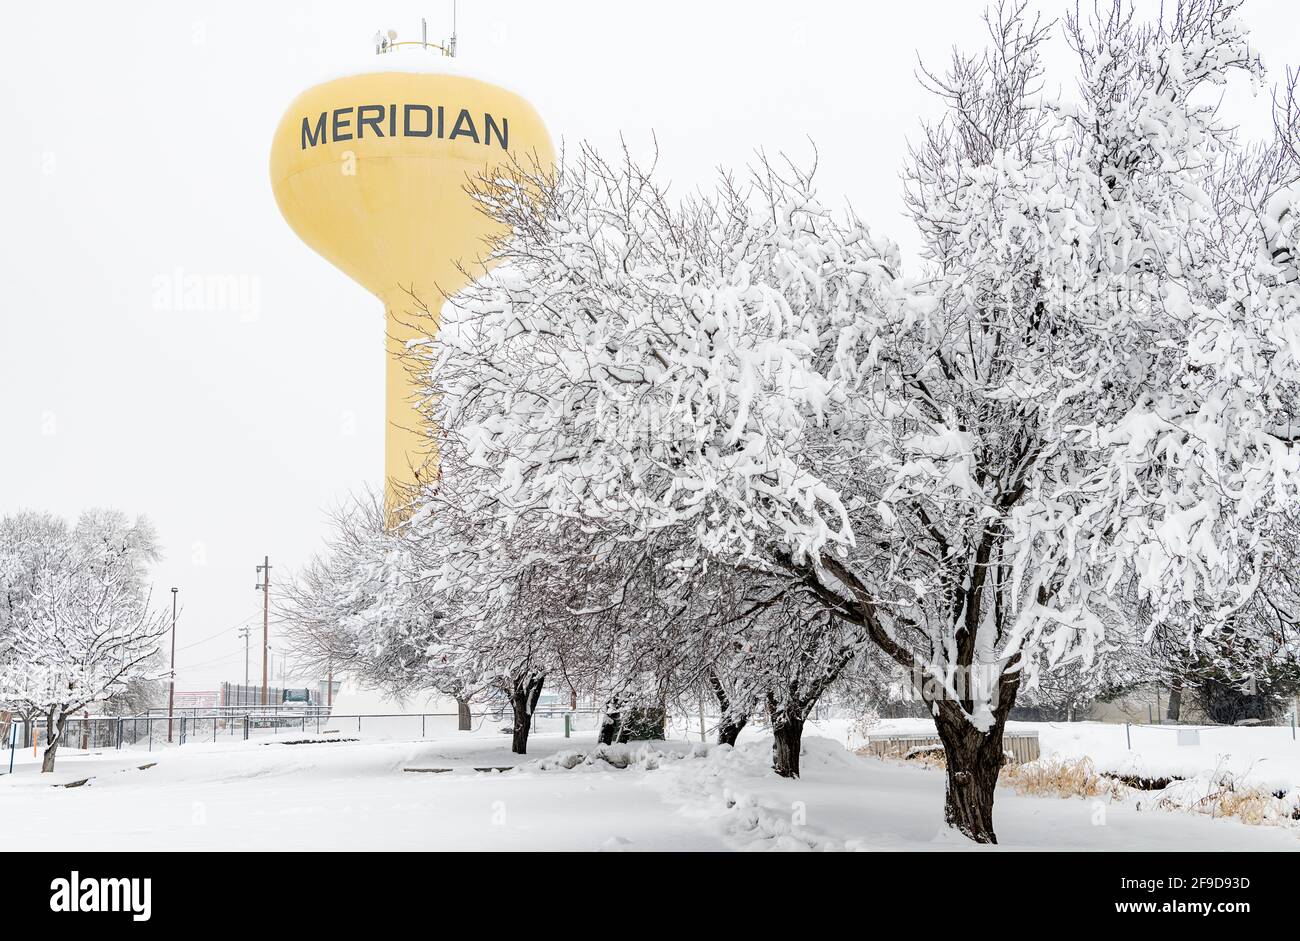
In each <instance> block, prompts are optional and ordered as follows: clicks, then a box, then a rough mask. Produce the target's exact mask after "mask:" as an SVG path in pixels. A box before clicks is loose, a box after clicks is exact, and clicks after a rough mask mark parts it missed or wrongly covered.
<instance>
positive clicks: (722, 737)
mask: <svg viewBox="0 0 1300 941" xmlns="http://www.w3.org/2000/svg"><path fill="white" fill-rule="evenodd" d="M748 721H749V717H748V716H741V717H740V718H739V719H736V718H733V717H732V716H729V715H727V716H723V717H722V721H721V722H720V723H719V724H718V744H719V745H731V746H732V747H733V748H734V747H735V745H736V739H737V738H739V737H740V733H741V730H742V729H744V728H745V724H746V723H747V722H748Z"/></svg>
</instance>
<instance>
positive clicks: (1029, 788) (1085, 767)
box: [1001, 758, 1123, 797]
mask: <svg viewBox="0 0 1300 941" xmlns="http://www.w3.org/2000/svg"><path fill="white" fill-rule="evenodd" d="M1001 781H1002V783H1004V784H1007V785H1010V786H1011V787H1013V788H1015V789H1016V792H1017V793H1019V794H1031V795H1033V796H1035V797H1101V796H1102V795H1112V796H1114V795H1117V789H1119V788H1123V785H1122V784H1120V783H1119V782H1117V781H1113V780H1111V779H1110V778H1107V777H1105V776H1104V775H1101V774H1098V773H1097V769H1096V768H1095V767H1093V764H1092V759H1091V758H1040V759H1039V760H1038V761H1030V762H1026V763H1025V764H1021V765H1007V766H1006V767H1005V768H1003V769H1002V777H1001Z"/></svg>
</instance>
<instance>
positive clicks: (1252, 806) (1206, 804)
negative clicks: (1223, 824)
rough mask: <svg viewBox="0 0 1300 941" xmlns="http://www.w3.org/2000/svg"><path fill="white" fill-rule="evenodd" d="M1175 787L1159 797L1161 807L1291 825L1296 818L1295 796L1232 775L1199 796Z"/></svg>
mask: <svg viewBox="0 0 1300 941" xmlns="http://www.w3.org/2000/svg"><path fill="white" fill-rule="evenodd" d="M1188 783H1189V784H1191V783H1192V782H1188ZM1171 790H1173V793H1171V794H1168V795H1162V796H1161V797H1158V798H1157V799H1156V802H1155V806H1156V807H1157V808H1159V809H1161V810H1184V811H1190V812H1192V813H1196V814H1205V815H1206V816H1208V817H1232V818H1235V819H1237V820H1240V821H1241V822H1242V823H1248V824H1253V825H1255V826H1289V825H1291V823H1292V821H1293V820H1295V819H1296V813H1297V811H1296V808H1295V806H1294V805H1295V802H1294V801H1293V800H1286V799H1284V798H1280V797H1278V796H1277V795H1276V794H1274V793H1272V792H1271V791H1268V790H1266V789H1264V788H1261V787H1242V786H1239V785H1238V784H1237V783H1236V782H1235V781H1233V780H1232V778H1231V777H1228V776H1225V777H1223V778H1221V779H1220V780H1219V781H1218V782H1217V783H1216V784H1214V785H1212V786H1211V787H1210V788H1209V789H1208V790H1207V792H1206V793H1204V794H1202V795H1201V796H1199V797H1196V798H1195V799H1189V795H1188V793H1187V791H1186V790H1185V789H1183V788H1178V789H1171Z"/></svg>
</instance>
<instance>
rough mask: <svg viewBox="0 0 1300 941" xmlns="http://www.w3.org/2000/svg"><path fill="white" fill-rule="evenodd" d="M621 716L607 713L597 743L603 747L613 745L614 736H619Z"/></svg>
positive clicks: (603, 718) (601, 723)
mask: <svg viewBox="0 0 1300 941" xmlns="http://www.w3.org/2000/svg"><path fill="white" fill-rule="evenodd" d="M618 726H619V714H618V713H617V712H607V713H605V715H604V716H602V717H601V720H600V735H598V736H597V737H596V741H597V742H599V743H600V744H601V745H613V744H614V736H616V735H617V734H618Z"/></svg>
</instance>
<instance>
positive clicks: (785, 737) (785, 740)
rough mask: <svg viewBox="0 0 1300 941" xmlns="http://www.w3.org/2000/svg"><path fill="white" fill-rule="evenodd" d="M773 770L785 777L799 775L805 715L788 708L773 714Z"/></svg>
mask: <svg viewBox="0 0 1300 941" xmlns="http://www.w3.org/2000/svg"><path fill="white" fill-rule="evenodd" d="M771 718H772V770H773V771H775V772H776V773H777V774H779V775H780V776H781V777H783V778H797V777H799V750H800V748H801V747H802V746H803V723H804V716H803V715H802V714H801V713H799V712H798V711H796V710H793V709H787V710H782V711H781V712H777V713H774V714H773V715H772V717H771Z"/></svg>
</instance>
